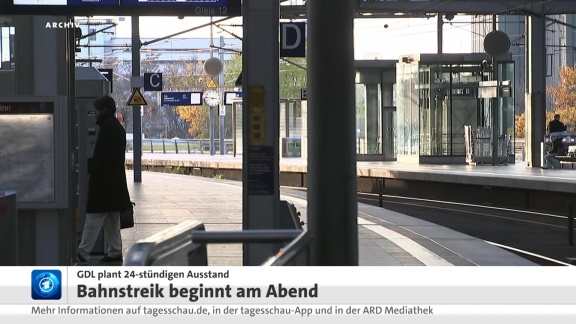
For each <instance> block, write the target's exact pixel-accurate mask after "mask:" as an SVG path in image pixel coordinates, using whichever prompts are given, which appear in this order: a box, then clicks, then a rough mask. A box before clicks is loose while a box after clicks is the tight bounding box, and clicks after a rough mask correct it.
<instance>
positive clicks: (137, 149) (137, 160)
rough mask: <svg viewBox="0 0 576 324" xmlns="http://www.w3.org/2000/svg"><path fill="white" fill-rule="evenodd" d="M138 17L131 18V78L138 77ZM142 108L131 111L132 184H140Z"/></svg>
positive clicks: (138, 107) (136, 107)
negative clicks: (132, 145)
mask: <svg viewBox="0 0 576 324" xmlns="http://www.w3.org/2000/svg"><path fill="white" fill-rule="evenodd" d="M140 47H141V44H140V17H139V16H132V76H133V77H139V76H140ZM141 111H142V107H141V106H134V108H133V109H132V133H133V136H134V137H133V139H134V152H133V154H134V157H133V161H134V163H133V164H134V165H133V168H134V182H142V115H141Z"/></svg>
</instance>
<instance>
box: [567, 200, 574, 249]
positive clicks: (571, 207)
mask: <svg viewBox="0 0 576 324" xmlns="http://www.w3.org/2000/svg"><path fill="white" fill-rule="evenodd" d="M568 244H570V245H574V202H573V201H569V202H568Z"/></svg>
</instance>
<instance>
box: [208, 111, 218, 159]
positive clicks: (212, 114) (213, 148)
mask: <svg viewBox="0 0 576 324" xmlns="http://www.w3.org/2000/svg"><path fill="white" fill-rule="evenodd" d="M216 107H217V106H209V107H208V109H210V115H208V116H210V129H209V130H208V133H209V135H210V155H214V154H216V147H215V146H214V123H215V122H216V117H215V116H214V110H215V109H216Z"/></svg>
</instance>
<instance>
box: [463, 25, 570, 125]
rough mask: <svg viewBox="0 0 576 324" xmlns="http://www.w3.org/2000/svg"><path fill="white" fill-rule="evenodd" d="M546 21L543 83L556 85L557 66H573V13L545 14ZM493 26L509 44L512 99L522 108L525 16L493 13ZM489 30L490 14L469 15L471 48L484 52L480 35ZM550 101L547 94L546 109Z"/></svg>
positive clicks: (518, 107) (524, 67) (551, 104)
mask: <svg viewBox="0 0 576 324" xmlns="http://www.w3.org/2000/svg"><path fill="white" fill-rule="evenodd" d="M547 18H548V19H547V23H546V75H547V77H546V85H547V86H550V85H556V84H557V83H558V81H559V74H558V70H559V69H560V67H562V66H564V65H569V66H574V63H575V62H576V61H575V58H576V33H575V28H576V15H573V14H568V15H553V16H547ZM497 29H498V30H501V31H503V32H505V33H506V34H507V35H508V37H509V38H510V41H511V43H512V46H511V47H510V53H512V57H513V59H514V62H515V65H516V68H515V73H516V87H515V102H516V113H517V114H519V113H523V112H524V100H525V98H524V94H525V92H526V87H525V83H526V82H525V76H524V74H525V73H524V71H525V70H526V66H525V64H526V60H525V58H526V54H525V47H524V44H525V39H524V36H525V16H523V15H514V16H497ZM491 31H492V16H476V17H474V18H473V19H472V37H473V40H472V50H473V52H484V37H485V36H486V35H487V34H488V33H489V32H491ZM553 106H554V105H553V102H552V100H551V98H550V97H548V98H547V101H546V108H547V110H551V109H553Z"/></svg>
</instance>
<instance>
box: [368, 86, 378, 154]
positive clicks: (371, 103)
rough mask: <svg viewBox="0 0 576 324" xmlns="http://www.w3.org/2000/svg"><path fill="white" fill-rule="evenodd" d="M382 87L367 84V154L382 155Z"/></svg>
mask: <svg viewBox="0 0 576 324" xmlns="http://www.w3.org/2000/svg"><path fill="white" fill-rule="evenodd" d="M379 87H380V85H379V84H377V83H367V84H366V113H365V114H364V132H365V134H366V139H365V140H366V152H365V153H366V154H380V149H379V140H380V129H381V128H380V122H381V120H380V114H381V111H382V107H381V105H380V97H379V96H380V92H379V91H378V90H379Z"/></svg>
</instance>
